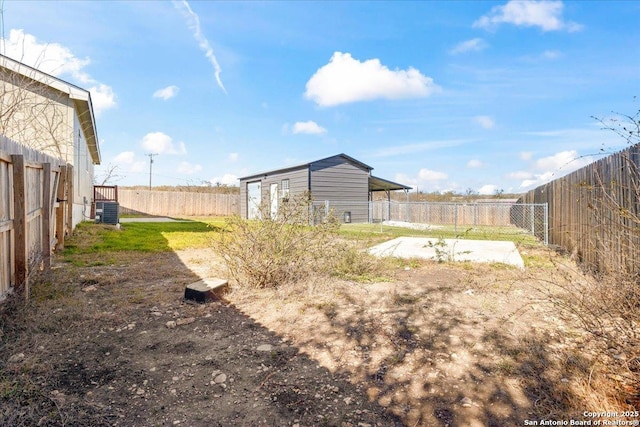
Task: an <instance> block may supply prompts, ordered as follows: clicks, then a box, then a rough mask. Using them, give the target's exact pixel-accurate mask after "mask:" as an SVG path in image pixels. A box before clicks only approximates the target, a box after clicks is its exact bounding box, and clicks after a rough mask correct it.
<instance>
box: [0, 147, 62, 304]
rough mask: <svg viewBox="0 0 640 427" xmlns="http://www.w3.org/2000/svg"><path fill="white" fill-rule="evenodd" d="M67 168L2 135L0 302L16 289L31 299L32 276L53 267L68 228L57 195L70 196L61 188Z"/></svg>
mask: <svg viewBox="0 0 640 427" xmlns="http://www.w3.org/2000/svg"><path fill="white" fill-rule="evenodd" d="M10 153H11V154H10ZM64 169H65V168H64V167H63V166H61V162H60V161H59V160H57V159H55V158H53V157H50V156H47V155H44V154H43V153H40V152H37V151H35V150H31V149H28V148H26V147H22V146H20V145H18V144H16V143H15V142H12V141H9V140H7V139H6V138H3V137H1V136H0V299H2V298H4V297H5V296H6V295H7V294H8V293H9V292H11V291H13V290H16V291H18V292H22V293H24V295H25V297H28V295H29V276H30V273H31V272H32V271H33V270H34V269H37V268H48V267H49V266H50V259H51V251H52V248H53V245H55V243H56V235H64V233H65V231H66V230H67V229H68V227H69V225H68V224H69V223H68V222H67V221H66V218H67V216H68V215H67V212H66V211H68V210H70V208H68V204H66V203H58V202H57V195H63V196H66V195H68V194H71V193H70V192H69V189H68V188H67V189H65V188H59V184H60V182H61V171H62V170H64ZM54 215H55V219H54ZM58 224H59V225H58Z"/></svg>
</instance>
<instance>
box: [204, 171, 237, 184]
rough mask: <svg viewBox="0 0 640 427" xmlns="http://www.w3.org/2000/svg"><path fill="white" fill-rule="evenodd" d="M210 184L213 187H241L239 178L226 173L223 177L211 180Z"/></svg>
mask: <svg viewBox="0 0 640 427" xmlns="http://www.w3.org/2000/svg"><path fill="white" fill-rule="evenodd" d="M209 182H210V183H211V184H213V185H218V184H221V185H229V186H237V185H239V182H238V177H237V176H236V175H234V174H231V173H225V174H224V175H222V176H216V177H214V178H211V179H210V180H209Z"/></svg>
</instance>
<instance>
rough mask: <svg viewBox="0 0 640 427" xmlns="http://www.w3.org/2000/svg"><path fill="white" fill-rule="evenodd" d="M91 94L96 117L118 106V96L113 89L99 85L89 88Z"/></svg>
mask: <svg viewBox="0 0 640 427" xmlns="http://www.w3.org/2000/svg"><path fill="white" fill-rule="evenodd" d="M89 92H90V93H91V104H92V105H93V110H94V111H95V113H96V115H97V116H99V115H100V114H101V113H102V112H103V111H105V110H108V109H110V108H113V107H115V106H116V96H115V94H114V93H113V89H111V87H110V86H107V85H105V84H99V85H98V86H93V87H90V88H89Z"/></svg>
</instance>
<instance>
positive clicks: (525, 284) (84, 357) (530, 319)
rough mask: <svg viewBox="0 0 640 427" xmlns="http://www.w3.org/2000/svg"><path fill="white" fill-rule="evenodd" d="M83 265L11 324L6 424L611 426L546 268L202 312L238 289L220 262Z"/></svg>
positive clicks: (389, 283) (49, 284)
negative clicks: (195, 290)
mask: <svg viewBox="0 0 640 427" xmlns="http://www.w3.org/2000/svg"><path fill="white" fill-rule="evenodd" d="M544 256H547V255H544V254H542V255H541V257H544ZM86 257H87V258H86V259H85V260H84V261H85V266H82V267H75V266H73V265H71V264H68V263H65V264H62V263H58V264H56V265H55V267H54V269H53V271H52V272H51V274H50V275H49V276H47V277H45V278H44V279H41V280H40V282H41V283H39V284H38V285H36V286H34V289H33V299H32V303H31V304H30V305H29V306H27V307H26V308H25V307H24V306H23V305H20V304H16V303H15V301H8V302H6V303H5V304H4V306H3V307H2V309H1V310H3V313H2V321H3V324H2V325H0V338H1V340H2V341H1V342H2V347H0V375H1V376H0V425H11V426H18V425H24V426H31V425H42V426H53V425H55V426H59V425H66V426H168V425H169V426H175V425H179V426H297V427H309V426H339V427H366V426H403V425H406V426H522V425H525V420H538V421H539V420H541V419H549V420H554V419H555V420H557V419H562V420H565V419H566V420H569V419H570V418H574V419H584V417H583V416H582V413H583V412H584V411H596V410H601V411H602V410H607V409H608V408H607V407H606V404H607V402H601V406H599V407H587V406H586V405H587V404H588V402H587V403H585V402H584V401H582V400H580V399H581V398H580V396H581V393H582V394H584V393H583V392H584V390H585V387H588V386H589V385H585V381H586V379H588V378H590V374H589V372H590V370H591V371H593V369H594V367H596V366H602V365H603V364H606V363H609V361H610V360H613V359H607V358H606V357H605V358H604V359H603V356H602V353H601V352H600V351H596V348H595V347H591V344H590V343H589V341H588V340H586V338H585V337H584V336H583V335H582V334H581V333H580V332H579V330H578V329H577V328H575V327H574V326H572V324H571V323H570V322H569V321H568V320H566V319H561V318H560V317H559V316H558V313H556V312H554V311H553V309H552V307H551V306H549V305H547V304H544V303H543V302H542V301H541V299H540V294H539V293H538V292H536V291H535V287H534V286H533V285H532V284H533V282H534V281H535V280H537V276H539V275H547V276H548V275H549V274H551V273H552V271H551V268H552V267H551V266H548V265H545V264H544V263H541V264H542V266H540V267H533V268H529V269H528V270H527V271H526V272H524V273H523V272H522V271H519V270H516V269H509V268H505V267H500V266H498V265H495V266H489V265H484V266H480V265H471V264H437V263H433V262H417V261H413V262H408V263H405V264H400V263H399V264H398V266H397V268H396V270H395V271H392V272H390V278H389V279H388V280H386V281H384V282H377V283H353V282H347V281H341V280H337V279H321V280H320V279H316V280H311V279H307V280H303V282H304V283H303V284H302V285H300V284H299V285H298V286H297V287H295V288H286V289H279V290H263V291H254V292H247V291H242V290H238V289H234V290H233V291H232V292H231V293H230V294H228V296H227V299H228V301H226V302H222V303H209V304H202V305H199V304H188V303H185V302H184V301H183V298H182V297H183V295H184V288H185V285H187V284H189V283H191V282H195V281H197V280H198V279H199V276H201V277H211V276H220V275H221V274H223V273H222V268H221V266H220V264H219V263H216V262H215V256H214V255H213V254H212V253H211V252H209V251H207V250H188V251H180V252H177V253H173V252H168V253H162V254H136V253H127V254H125V255H122V256H120V257H116V258H113V257H115V255H113V256H112V257H111V258H110V259H109V260H107V261H108V263H109V264H111V265H101V264H105V263H106V262H100V261H99V260H96V259H91V258H90V256H86ZM212 260H214V261H213V262H212ZM596 356H597V357H596ZM605 356H606V352H605ZM610 356H611V358H613V357H615V356H616V355H615V354H614V353H611V354H610Z"/></svg>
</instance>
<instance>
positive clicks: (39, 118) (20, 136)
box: [0, 67, 94, 227]
mask: <svg viewBox="0 0 640 427" xmlns="http://www.w3.org/2000/svg"><path fill="white" fill-rule="evenodd" d="M0 134H2V135H4V136H6V137H8V138H10V139H12V140H14V141H16V142H18V143H20V144H22V145H24V146H27V147H29V148H33V149H36V150H38V151H41V152H42V153H44V154H48V155H50V156H52V157H54V158H56V159H60V160H61V161H63V162H64V163H68V164H71V165H72V166H73V172H74V181H73V187H74V191H73V195H72V197H73V199H72V200H71V202H72V204H73V210H72V212H73V215H72V216H73V226H74V227H75V225H77V224H78V223H79V222H80V221H82V220H83V219H88V218H89V214H90V206H91V198H92V196H93V172H94V165H93V161H92V158H91V154H90V153H89V149H88V146H87V141H86V138H85V136H84V134H83V132H82V127H81V126H80V120H79V118H78V115H77V113H76V108H75V104H74V102H73V100H71V98H70V97H69V95H68V94H65V93H63V92H60V91H59V90H57V89H55V88H53V87H50V86H47V85H45V84H42V83H38V82H35V81H32V80H31V79H29V78H28V77H26V76H22V75H19V74H16V73H13V72H11V71H10V70H7V69H5V68H2V67H0Z"/></svg>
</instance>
